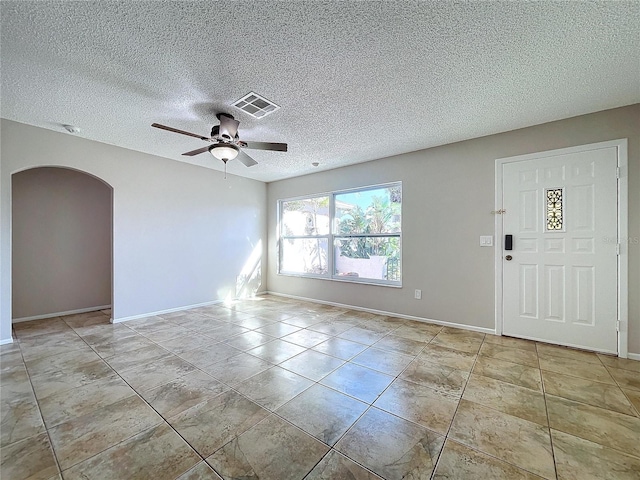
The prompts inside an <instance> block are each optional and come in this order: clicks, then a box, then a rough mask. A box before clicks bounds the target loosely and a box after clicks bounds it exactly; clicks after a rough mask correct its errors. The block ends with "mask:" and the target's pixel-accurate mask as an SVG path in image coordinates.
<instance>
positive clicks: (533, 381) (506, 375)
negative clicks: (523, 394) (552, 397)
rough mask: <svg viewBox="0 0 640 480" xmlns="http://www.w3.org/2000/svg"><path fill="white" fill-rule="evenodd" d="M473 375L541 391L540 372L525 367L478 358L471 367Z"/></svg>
mask: <svg viewBox="0 0 640 480" xmlns="http://www.w3.org/2000/svg"><path fill="white" fill-rule="evenodd" d="M473 373H476V374H478V375H483V376H485V377H489V378H494V379H496V380H501V381H503V382H507V383H512V384H514V385H519V386H520V387H525V388H530V389H532V390H537V391H540V392H541V391H542V377H541V376H540V370H539V369H537V368H533V367H528V366H526V365H520V364H517V363H512V362H506V361H504V360H498V359H495V358H491V357H483V356H478V360H477V361H476V364H475V365H474V367H473Z"/></svg>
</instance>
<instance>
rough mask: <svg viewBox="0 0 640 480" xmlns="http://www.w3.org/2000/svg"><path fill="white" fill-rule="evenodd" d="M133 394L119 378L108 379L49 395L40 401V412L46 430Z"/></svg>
mask: <svg viewBox="0 0 640 480" xmlns="http://www.w3.org/2000/svg"><path fill="white" fill-rule="evenodd" d="M134 394H135V392H134V391H133V389H132V388H131V387H130V386H129V385H127V384H126V383H125V382H124V381H123V380H122V379H121V378H120V377H117V376H115V377H108V378H106V379H98V380H96V381H94V382H91V383H89V384H87V385H83V386H80V387H76V388H73V389H71V390H66V391H64V392H60V393H56V394H53V395H49V396H48V397H45V398H43V399H41V400H40V410H41V412H42V416H43V418H44V421H45V424H46V425H47V428H52V427H54V426H55V425H58V424H60V423H63V422H68V421H70V420H72V419H74V418H76V417H80V416H83V415H86V414H88V413H91V412H93V411H95V410H98V409H101V408H103V407H106V406H107V405H111V404H112V403H115V402H118V401H120V400H123V399H125V398H127V397H130V396H132V395H134Z"/></svg>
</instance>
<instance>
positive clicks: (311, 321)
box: [283, 315, 324, 328]
mask: <svg viewBox="0 0 640 480" xmlns="http://www.w3.org/2000/svg"><path fill="white" fill-rule="evenodd" d="M322 321H324V318H323V317H322V316H318V315H310V316H304V315H294V316H293V317H289V318H287V319H285V320H283V322H284V323H288V324H289V325H294V326H296V327H300V328H308V327H310V326H311V325H316V324H318V323H320V322H322Z"/></svg>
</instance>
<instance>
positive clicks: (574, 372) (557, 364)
mask: <svg viewBox="0 0 640 480" xmlns="http://www.w3.org/2000/svg"><path fill="white" fill-rule="evenodd" d="M539 361H540V368H541V369H542V370H547V371H549V372H555V373H562V374H564V375H571V376H573V377H580V378H586V379H587V380H594V381H596V382H602V383H609V384H611V385H615V384H616V382H615V381H614V380H613V378H612V377H611V375H609V372H607V369H606V368H605V367H604V366H602V364H600V365H596V364H595V363H586V362H583V361H581V360H574V359H571V358H565V357H552V356H545V357H539Z"/></svg>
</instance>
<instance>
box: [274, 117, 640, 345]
mask: <svg viewBox="0 0 640 480" xmlns="http://www.w3.org/2000/svg"><path fill="white" fill-rule="evenodd" d="M620 138H627V139H628V147H629V148H628V158H629V172H628V174H629V178H628V181H629V235H630V240H631V242H629V290H630V295H629V320H630V322H629V323H630V325H629V351H630V352H632V353H640V296H638V294H637V292H640V251H639V250H640V245H639V242H638V239H639V238H640V104H636V105H632V106H629V107H623V108H618V109H613V110H608V111H604V112H599V113H594V114H590V115H584V116H580V117H575V118H570V119H566V120H561V121H557V122H552V123H547V124H543V125H538V126H534V127H530V128H524V129H521V130H515V131H512V132H507V133H502V134H498V135H492V136H488V137H483V138H478V139H473V140H469V141H465V142H460V143H455V144H451V145H445V146H442V147H437V148H431V149H427V150H422V151H418V152H413V153H408V154H404V155H398V156H395V157H390V158H384V159H381V160H376V161H373V162H367V163H362V164H358V165H354V166H350V167H345V168H340V169H336V170H331V171H326V172H319V173H316V174H313V175H307V176H304V177H298V178H292V179H288V180H282V181H279V182H273V183H270V184H268V208H269V218H268V228H269V268H268V289H269V291H272V292H276V293H284V294H289V295H296V296H301V297H307V298H314V299H318V300H323V301H329V302H336V303H342V304H347V305H355V306H360V307H365V308H372V309H377V310H383V311H388V312H394V313H400V314H405V315H413V316H418V317H422V318H428V319H429V318H430V319H435V320H441V321H447V322H452V323H459V324H465V325H470V326H475V327H483V328H488V329H493V328H494V324H495V314H494V308H495V307H494V299H495V292H494V290H495V289H494V280H495V276H494V250H493V248H486V247H480V246H479V237H480V235H493V234H494V216H493V215H491V214H490V212H491V211H492V210H494V209H495V206H494V195H495V160H496V159H497V158H503V157H510V156H515V155H521V154H526V153H533V152H539V151H544V150H552V149H557V148H565V147H571V146H576V145H583V144H588V143H595V142H601V141H606V140H614V139H620ZM392 181H402V182H403V257H404V260H403V288H401V289H397V288H390V287H380V286H371V285H359V284H348V283H343V282H334V281H327V280H317V279H307V278H297V277H288V276H281V275H278V274H277V263H276V262H277V244H276V221H277V219H276V203H277V200H278V199H281V198H288V197H294V196H299V195H306V194H310V193H320V192H326V191H331V190H339V189H346V188H352V187H358V186H364V185H372V184H377V183H385V182H392ZM415 289H421V290H422V300H415V299H414V298H413V293H414V290H415Z"/></svg>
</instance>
